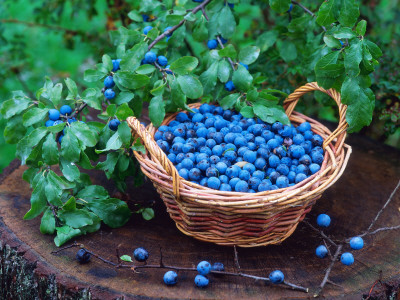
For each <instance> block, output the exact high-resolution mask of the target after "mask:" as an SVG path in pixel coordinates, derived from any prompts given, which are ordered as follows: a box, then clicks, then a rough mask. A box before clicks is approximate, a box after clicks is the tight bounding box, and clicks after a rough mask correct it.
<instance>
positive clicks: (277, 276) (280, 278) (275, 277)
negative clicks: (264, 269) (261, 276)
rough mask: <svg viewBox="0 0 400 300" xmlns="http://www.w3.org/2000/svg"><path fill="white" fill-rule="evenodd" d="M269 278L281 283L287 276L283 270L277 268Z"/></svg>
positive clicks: (273, 281)
mask: <svg viewBox="0 0 400 300" xmlns="http://www.w3.org/2000/svg"><path fill="white" fill-rule="evenodd" d="M269 280H271V282H272V283H275V284H279V283H282V282H283V281H284V280H285V276H284V275H283V273H282V271H280V270H275V271H273V272H271V273H270V274H269Z"/></svg>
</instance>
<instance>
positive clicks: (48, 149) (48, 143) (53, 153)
mask: <svg viewBox="0 0 400 300" xmlns="http://www.w3.org/2000/svg"><path fill="white" fill-rule="evenodd" d="M42 149H43V152H42V158H43V161H44V162H45V163H46V164H48V165H50V166H51V165H56V164H58V147H57V143H56V137H55V135H54V134H49V135H48V136H47V138H46V140H45V142H44V144H43V148H42Z"/></svg>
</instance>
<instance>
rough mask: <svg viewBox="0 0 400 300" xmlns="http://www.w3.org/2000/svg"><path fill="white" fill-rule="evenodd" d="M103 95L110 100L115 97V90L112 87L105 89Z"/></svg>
mask: <svg viewBox="0 0 400 300" xmlns="http://www.w3.org/2000/svg"><path fill="white" fill-rule="evenodd" d="M104 97H106V98H107V99H109V100H111V99H114V98H115V92H114V91H113V90H112V89H106V91H105V92H104Z"/></svg>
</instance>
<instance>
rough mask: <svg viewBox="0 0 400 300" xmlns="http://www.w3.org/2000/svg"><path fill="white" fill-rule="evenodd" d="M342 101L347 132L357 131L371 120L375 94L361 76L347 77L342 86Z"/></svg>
mask: <svg viewBox="0 0 400 300" xmlns="http://www.w3.org/2000/svg"><path fill="white" fill-rule="evenodd" d="M341 93H342V102H343V103H344V104H347V105H348V107H347V114H346V120H347V122H348V123H349V129H348V130H349V132H355V131H359V130H360V129H361V128H362V127H364V126H367V125H369V124H370V123H371V121H372V112H373V110H374V106H375V96H374V94H373V92H372V90H371V89H370V88H368V87H367V86H366V85H365V84H364V83H363V81H362V78H360V77H357V78H352V77H347V78H346V80H345V81H344V83H343V86H342V90H341Z"/></svg>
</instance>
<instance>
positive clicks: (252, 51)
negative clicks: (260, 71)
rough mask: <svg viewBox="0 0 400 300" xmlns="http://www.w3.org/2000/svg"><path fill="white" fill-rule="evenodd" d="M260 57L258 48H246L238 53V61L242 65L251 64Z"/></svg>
mask: <svg viewBox="0 0 400 300" xmlns="http://www.w3.org/2000/svg"><path fill="white" fill-rule="evenodd" d="M259 55H260V48H258V47H256V46H248V47H246V48H244V49H243V50H241V51H240V53H239V61H240V62H241V63H244V64H247V65H249V64H252V63H253V62H255V61H256V60H257V58H258V56H259Z"/></svg>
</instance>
